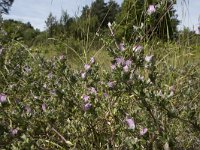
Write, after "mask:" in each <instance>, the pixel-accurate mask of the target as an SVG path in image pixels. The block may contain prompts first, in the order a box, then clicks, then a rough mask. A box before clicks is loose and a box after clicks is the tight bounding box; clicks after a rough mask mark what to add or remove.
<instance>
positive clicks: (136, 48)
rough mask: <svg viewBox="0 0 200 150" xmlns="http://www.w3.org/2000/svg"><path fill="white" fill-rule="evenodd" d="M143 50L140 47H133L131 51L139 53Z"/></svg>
mask: <svg viewBox="0 0 200 150" xmlns="http://www.w3.org/2000/svg"><path fill="white" fill-rule="evenodd" d="M143 49H144V48H143V47H142V46H140V45H137V46H134V47H133V51H134V52H136V53H140V52H141V51H142V50H143Z"/></svg>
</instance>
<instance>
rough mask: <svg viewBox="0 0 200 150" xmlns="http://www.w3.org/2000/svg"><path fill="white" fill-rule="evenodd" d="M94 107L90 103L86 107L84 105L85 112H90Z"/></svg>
mask: <svg viewBox="0 0 200 150" xmlns="http://www.w3.org/2000/svg"><path fill="white" fill-rule="evenodd" d="M91 107H92V104H90V103H86V104H85V105H84V108H83V109H84V110H85V111H87V110H89V109H90V108H91Z"/></svg>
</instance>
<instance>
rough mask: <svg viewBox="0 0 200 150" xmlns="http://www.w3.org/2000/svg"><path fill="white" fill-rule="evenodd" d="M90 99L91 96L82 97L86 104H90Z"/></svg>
mask: <svg viewBox="0 0 200 150" xmlns="http://www.w3.org/2000/svg"><path fill="white" fill-rule="evenodd" d="M89 98H90V96H88V95H83V96H82V99H83V100H84V102H88V100H89Z"/></svg>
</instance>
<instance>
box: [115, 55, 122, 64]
mask: <svg viewBox="0 0 200 150" xmlns="http://www.w3.org/2000/svg"><path fill="white" fill-rule="evenodd" d="M115 60H116V63H117V64H118V65H123V64H124V58H123V57H118V58H115Z"/></svg>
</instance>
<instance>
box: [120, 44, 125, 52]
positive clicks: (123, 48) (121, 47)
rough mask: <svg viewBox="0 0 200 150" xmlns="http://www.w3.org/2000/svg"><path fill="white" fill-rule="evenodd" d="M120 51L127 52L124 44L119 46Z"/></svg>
mask: <svg viewBox="0 0 200 150" xmlns="http://www.w3.org/2000/svg"><path fill="white" fill-rule="evenodd" d="M119 49H120V50H121V51H124V50H125V47H124V43H120V44H119Z"/></svg>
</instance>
